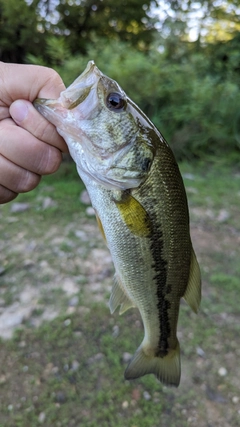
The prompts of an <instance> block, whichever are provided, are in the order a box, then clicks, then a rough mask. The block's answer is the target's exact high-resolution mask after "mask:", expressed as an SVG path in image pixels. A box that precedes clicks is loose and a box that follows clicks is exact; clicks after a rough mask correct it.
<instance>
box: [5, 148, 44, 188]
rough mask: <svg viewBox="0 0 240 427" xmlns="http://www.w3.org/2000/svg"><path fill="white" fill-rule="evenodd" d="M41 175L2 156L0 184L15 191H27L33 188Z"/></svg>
mask: <svg viewBox="0 0 240 427" xmlns="http://www.w3.org/2000/svg"><path fill="white" fill-rule="evenodd" d="M40 179H41V177H40V176H39V175H37V174H35V173H33V172H30V171H29V170H26V169H23V168H21V167H20V166H18V165H16V164H14V163H12V162H10V161H9V160H8V159H6V158H5V157H3V156H0V183H1V184H0V185H1V186H3V187H6V188H7V189H8V190H10V191H12V192H14V193H26V192H27V191H30V190H33V189H34V188H35V187H37V185H38V184H39V182H40Z"/></svg>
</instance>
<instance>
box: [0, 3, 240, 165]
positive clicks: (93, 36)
mask: <svg viewBox="0 0 240 427" xmlns="http://www.w3.org/2000/svg"><path fill="white" fill-rule="evenodd" d="M239 15H240V2H239V1H238V0H232V1H231V0H226V1H219V0H218V1H210V0H209V1H206V0H203V1H198V2H196V1H191V0H188V1H187V0H185V1H161V0H159V1H146V0H130V1H125V0H123V1H120V0H104V1H102V0H96V1H93V0H33V1H30V0H8V1H6V0H0V30H1V31H0V60H2V61H5V62H18V63H35V64H43V65H47V66H50V67H53V68H55V69H56V70H57V71H58V72H59V73H60V75H61V76H62V78H63V80H64V82H65V84H66V85H69V84H70V83H71V82H72V81H73V79H74V78H76V77H77V76H78V75H79V74H80V73H81V72H82V71H83V69H84V68H85V66H86V63H87V61H88V60H89V59H94V60H95V62H96V63H97V65H98V67H99V68H100V69H101V70H102V71H103V72H104V73H105V74H107V75H109V76H111V77H112V78H114V79H116V80H117V81H118V82H119V83H120V85H122V87H123V88H124V89H125V91H126V92H127V94H128V95H129V96H130V97H131V98H132V99H133V100H134V101H135V102H136V103H137V104H138V105H139V106H140V107H141V108H142V109H143V110H144V111H145V113H146V114H147V115H148V116H149V117H150V118H151V119H152V120H153V121H154V123H155V124H156V125H157V126H158V127H159V129H160V130H161V132H162V133H163V135H165V136H166V139H167V140H168V141H169V142H170V143H171V146H172V147H173V149H174V151H175V153H176V155H177V157H178V158H180V159H182V158H186V157H187V158H191V157H192V158H195V157H201V156H206V155H217V156H219V155H223V156H224V157H226V156H228V157H229V158H231V159H232V158H233V159H234V158H235V159H239V157H238V156H239V147H240V145H239V144H240V113H239V109H240V94H239V81H240V74H239V72H240V50H239V43H240V21H239Z"/></svg>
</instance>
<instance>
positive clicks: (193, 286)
mask: <svg viewBox="0 0 240 427" xmlns="http://www.w3.org/2000/svg"><path fill="white" fill-rule="evenodd" d="M183 298H184V299H185V301H186V302H187V303H188V305H189V306H190V307H191V309H192V310H193V311H194V312H195V313H197V311H198V308H199V305H200V302H201V272H200V268H199V265H198V261H197V258H196V255H195V252H194V250H193V249H192V255H191V265H190V272H189V280H188V285H187V289H186V291H185V294H184V296H183Z"/></svg>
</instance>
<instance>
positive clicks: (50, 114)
mask: <svg viewBox="0 0 240 427" xmlns="http://www.w3.org/2000/svg"><path fill="white" fill-rule="evenodd" d="M102 76H103V74H102V73H101V71H100V70H99V69H98V68H97V66H96V64H95V63H94V61H89V62H88V64H87V67H86V68H85V70H84V71H83V73H82V74H81V75H80V76H79V77H78V78H77V79H76V80H75V81H74V82H73V83H72V84H71V85H70V86H69V87H68V88H67V89H65V90H64V91H63V92H61V94H60V97H59V98H58V99H45V98H37V99H35V101H34V102H33V105H34V107H35V108H36V110H37V111H39V113H41V114H42V116H44V117H45V118H46V119H47V120H48V121H49V122H51V123H52V124H53V125H55V126H56V127H57V128H59V129H62V130H64V131H65V130H67V132H69V133H71V134H72V135H76V128H75V126H74V121H75V122H76V119H79V120H84V119H87V118H88V119H89V115H92V114H94V111H96V109H97V105H98V99H97V91H96V90H94V89H95V88H96V87H97V85H98V82H99V79H100V78H101V77H102ZM86 99H88V102H84V101H85V100H86ZM79 104H84V105H83V106H82V108H79V109H77V108H76V107H77V106H78V105H79ZM73 110H74V112H73ZM72 123H73V124H72Z"/></svg>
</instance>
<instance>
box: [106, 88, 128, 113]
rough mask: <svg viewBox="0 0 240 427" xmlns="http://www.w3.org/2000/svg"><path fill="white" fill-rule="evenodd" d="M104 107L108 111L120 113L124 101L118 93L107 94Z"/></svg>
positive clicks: (124, 104) (123, 106)
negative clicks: (105, 106)
mask: <svg viewBox="0 0 240 427" xmlns="http://www.w3.org/2000/svg"><path fill="white" fill-rule="evenodd" d="M106 105H107V107H108V108H109V110H112V111H116V112H120V111H122V110H124V108H125V106H126V100H125V99H124V98H123V97H122V95H121V94H120V93H117V92H112V93H109V95H108V96H107V99H106Z"/></svg>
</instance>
